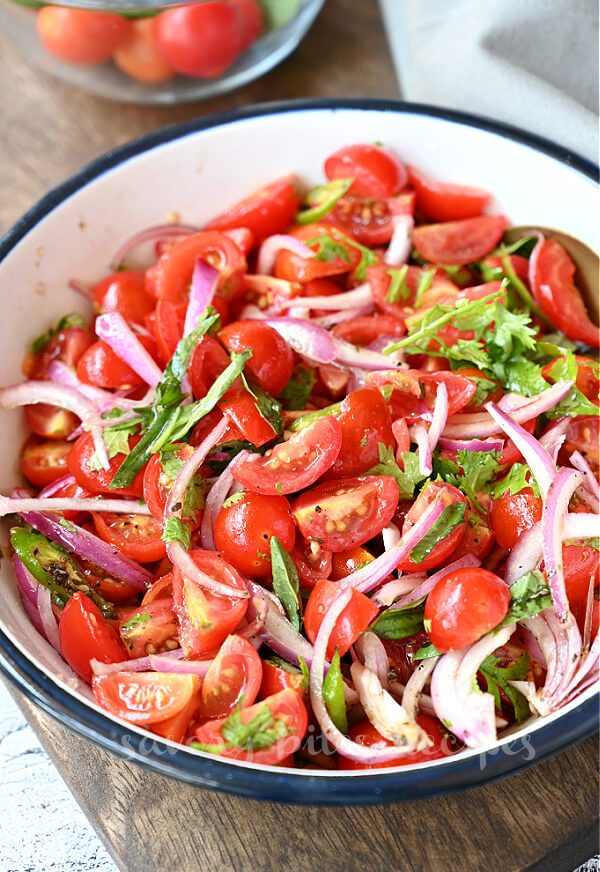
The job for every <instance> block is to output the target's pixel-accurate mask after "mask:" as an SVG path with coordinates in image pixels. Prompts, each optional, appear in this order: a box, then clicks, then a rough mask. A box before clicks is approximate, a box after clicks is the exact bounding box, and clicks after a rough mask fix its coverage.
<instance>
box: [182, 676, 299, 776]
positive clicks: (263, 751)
mask: <svg viewBox="0 0 600 872" xmlns="http://www.w3.org/2000/svg"><path fill="white" fill-rule="evenodd" d="M265 706H266V707H267V709H268V710H269V711H270V712H271V715H272V716H273V719H274V721H275V722H276V723H280V722H283V723H284V724H285V726H286V728H287V731H288V735H286V736H283V737H282V738H280V739H277V740H276V741H275V742H274V743H273V744H272V745H270V746H269V747H267V748H258V749H256V750H247V749H246V748H236V747H235V746H233V747H232V746H230V745H228V744H226V741H225V738H224V736H223V734H222V733H221V727H222V726H223V723H224V721H225V718H220V719H218V720H214V721H207V722H206V723H205V724H202V725H201V726H200V727H198V728H197V729H196V738H197V740H198V741H199V742H202V744H204V745H222V746H223V748H222V750H221V752H220V754H219V757H220V758H221V759H223V758H225V759H229V760H247V761H249V762H251V763H254V764H256V765H258V764H262V765H267V766H269V765H271V766H272V765H274V764H276V763H279V762H280V761H282V760H284V759H285V758H286V757H288V756H289V755H290V754H293V753H294V751H297V750H298V748H299V747H300V743H301V741H302V739H303V738H304V734H305V733H306V728H307V726H308V715H307V713H306V706H305V705H304V702H303V700H302V697H301V696H300V694H298V693H297V692H296V691H295V690H292V689H291V688H288V689H287V690H282V691H281V692H280V693H276V694H275V695H274V696H270V697H268V698H267V699H265V700H264V701H263V702H257V703H255V704H254V705H252V706H250V707H249V708H246V709H242V711H241V720H242V723H243V724H247V723H248V722H249V721H251V720H252V719H253V718H255V717H256V716H257V714H259V712H261V711H264V708H265Z"/></svg>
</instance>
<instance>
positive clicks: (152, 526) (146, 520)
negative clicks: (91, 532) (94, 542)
mask: <svg viewBox="0 0 600 872" xmlns="http://www.w3.org/2000/svg"><path fill="white" fill-rule="evenodd" d="M92 517H93V519H94V525H95V527H96V530H97V532H98V535H99V536H100V538H101V539H104V541H105V542H108V543H109V545H114V547H115V548H118V550H119V551H121V552H122V553H123V554H126V555H127V556H128V557H131V558H133V560H137V561H138V562H139V563H151V562H153V561H154V560H160V559H161V557H164V556H165V554H166V542H165V541H164V539H162V538H161V537H162V524H161V523H160V522H159V521H157V520H156V519H155V518H153V517H152V516H148V515H124V514H113V513H112V512H94V514H93V515H92Z"/></svg>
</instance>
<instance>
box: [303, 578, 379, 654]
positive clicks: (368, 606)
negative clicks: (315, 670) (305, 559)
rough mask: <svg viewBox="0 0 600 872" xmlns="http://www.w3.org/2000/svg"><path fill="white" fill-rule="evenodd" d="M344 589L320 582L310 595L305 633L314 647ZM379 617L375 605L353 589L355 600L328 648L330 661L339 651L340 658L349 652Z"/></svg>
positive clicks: (348, 606) (330, 582)
mask: <svg viewBox="0 0 600 872" xmlns="http://www.w3.org/2000/svg"><path fill="white" fill-rule="evenodd" d="M344 587H345V585H343V584H339V583H338V582H335V581H328V580H327V579H324V580H323V581H318V582H317V583H316V585H315V587H314V589H313V590H312V592H311V595H310V597H309V598H308V602H307V604H306V609H305V612H304V629H305V630H306V635H307V636H308V638H309V639H310V641H311V642H312V643H313V644H314V642H315V639H316V638H317V633H318V632H319V629H320V627H321V624H322V623H323V618H324V617H325V615H326V614H327V612H328V610H329V608H330V606H331V604H332V603H333V601H334V600H335V599H336V597H338V596H339V594H340V592H341V591H342V590H343V589H344ZM378 613H379V609H378V607H377V606H376V605H375V603H373V602H371V600H370V599H369V598H368V597H366V596H365V595H364V593H360V591H358V590H354V589H352V597H351V599H350V602H349V603H348V605H347V606H346V608H345V609H344V610H343V611H342V613H341V615H340V616H339V618H338V619H337V621H336V623H335V627H334V628H333V632H332V633H331V636H330V637H329V643H328V645H327V658H328V660H331V658H332V657H333V655H334V654H335V649H336V648H337V649H338V650H339V652H340V657H343V656H344V654H345V653H346V652H347V651H349V650H350V646H351V645H353V644H354V642H356V640H357V639H358V637H359V636H360V634H361V633H364V631H365V630H366V629H367V627H368V626H369V624H370V623H371V622H372V621H374V620H375V618H376V617H377V615H378Z"/></svg>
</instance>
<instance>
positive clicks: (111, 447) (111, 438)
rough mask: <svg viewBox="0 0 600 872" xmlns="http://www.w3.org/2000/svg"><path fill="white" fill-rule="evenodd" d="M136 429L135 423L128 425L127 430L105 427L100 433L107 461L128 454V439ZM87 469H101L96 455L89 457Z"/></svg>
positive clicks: (136, 424)
mask: <svg viewBox="0 0 600 872" xmlns="http://www.w3.org/2000/svg"><path fill="white" fill-rule="evenodd" d="M137 428H138V423H137V421H136V422H134V423H132V424H129V425H128V426H127V428H120V427H119V428H116V427H105V428H104V430H103V432H102V437H103V439H104V444H105V445H106V453H107V454H108V458H109V460H112V458H113V457H116V456H117V454H125V455H127V454H129V437H130V436H131V435H132V434H133V433H135V431H136V430H137ZM87 467H88V469H91V470H98V469H102V464H101V463H100V460H99V458H98V455H97V453H96V452H95V451H94V453H93V454H92V455H91V456H90V458H89V459H88V461H87Z"/></svg>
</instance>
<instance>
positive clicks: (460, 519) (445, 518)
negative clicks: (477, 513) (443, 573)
mask: <svg viewBox="0 0 600 872" xmlns="http://www.w3.org/2000/svg"><path fill="white" fill-rule="evenodd" d="M466 514H467V507H466V505H465V504H464V503H461V502H456V503H451V504H450V505H449V506H446V507H445V509H444V510H443V511H442V514H441V515H440V516H439V518H438V519H437V521H435V523H434V524H433V525H432V527H431V528H430V530H429V531H428V532H427V533H425V535H424V536H423V538H422V539H421V540H420V542H417V544H416V545H415V547H414V548H413V549H412V551H411V552H410V559H411V560H412V561H413V562H414V563H422V562H423V560H425V558H426V557H427V556H428V555H429V554H431V552H432V551H433V549H434V548H435V546H436V545H437V544H438V542H441V541H442V539H446V538H447V537H448V536H449V534H450V533H451V532H452V531H453V530H454V529H456V527H459V526H460V525H461V524H464V523H465V518H466Z"/></svg>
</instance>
